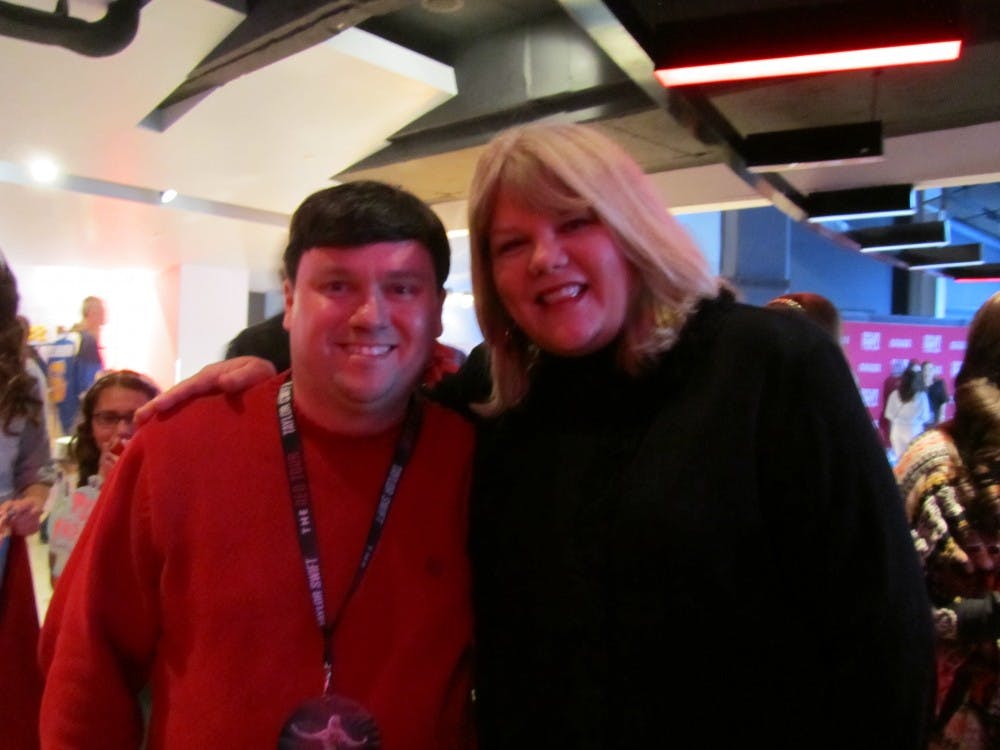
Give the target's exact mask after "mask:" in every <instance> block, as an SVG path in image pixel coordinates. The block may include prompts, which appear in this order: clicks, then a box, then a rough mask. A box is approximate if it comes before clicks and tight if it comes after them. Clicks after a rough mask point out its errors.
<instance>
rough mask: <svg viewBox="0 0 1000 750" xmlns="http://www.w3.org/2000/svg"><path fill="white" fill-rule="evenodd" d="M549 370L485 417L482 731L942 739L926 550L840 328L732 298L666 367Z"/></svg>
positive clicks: (478, 579)
mask: <svg viewBox="0 0 1000 750" xmlns="http://www.w3.org/2000/svg"><path fill="white" fill-rule="evenodd" d="M531 382H532V384H531V391H530V394H529V396H528V398H527V399H526V400H525V401H524V402H523V403H522V404H521V405H519V406H518V407H516V408H514V409H512V410H511V411H509V412H507V413H506V414H504V415H503V416H502V417H500V418H498V419H496V420H491V421H489V422H486V423H484V424H482V425H481V428H480V433H479V435H480V436H479V440H480V444H479V457H478V465H477V469H476V478H475V487H474V491H473V507H472V528H471V541H470V549H471V554H472V558H473V566H474V567H473V569H474V576H475V579H474V583H475V602H476V614H477V649H478V676H477V701H478V717H479V724H480V736H481V748H482V750H492V749H493V748H497V749H499V748H503V749H504V750H506V749H507V748H543V747H544V748H557V749H562V748H567V749H568V748H573V749H574V750H588V749H591V748H593V749H595V750H596V749H597V748H601V749H605V750H606V749H610V748H652V747H678V748H730V747H744V746H745V747H756V746H764V747H771V748H774V747H781V748H786V747H787V748H793V747H794V748H879V749H880V750H881V749H883V748H918V747H921V746H922V734H923V730H924V722H925V721H926V715H927V712H926V709H927V707H928V706H929V703H930V700H931V695H932V691H933V686H932V683H933V662H932V633H931V627H930V623H929V615H928V612H929V609H928V603H927V598H926V595H925V592H924V586H923V581H922V578H921V574H920V568H919V565H918V562H917V557H916V553H915V551H914V549H913V545H912V542H911V540H910V535H909V531H908V528H907V525H906V521H905V519H904V515H903V509H902V504H901V501H900V498H899V495H898V492H897V489H896V485H895V482H894V480H893V477H892V474H891V471H890V469H889V467H888V465H887V463H886V460H885V456H884V454H883V452H882V450H881V448H880V446H879V444H878V441H877V439H876V436H875V433H874V430H873V429H872V425H871V422H870V419H869V418H868V416H867V412H866V411H865V409H864V407H863V406H862V404H861V402H860V399H859V398H858V394H857V391H856V388H855V385H854V383H853V380H852V378H851V375H850V373H849V370H848V367H847V365H846V362H845V361H844V358H843V355H842V353H841V352H840V350H839V348H838V347H837V346H836V345H835V344H834V343H833V342H832V341H830V340H829V337H828V336H827V335H826V334H825V333H823V332H822V331H820V330H819V329H818V328H816V327H815V326H813V325H812V324H811V323H809V322H808V321H806V320H804V319H798V318H796V317H794V316H787V315H779V314H776V313H774V312H773V311H765V310H760V309H757V308H751V307H748V306H745V305H740V304H736V303H734V302H732V301H731V300H728V299H725V298H723V299H720V300H715V301H710V302H706V303H704V304H703V305H702V306H701V308H700V310H699V312H698V313H697V315H696V316H695V317H694V318H693V319H692V320H691V321H689V323H688V325H687V326H686V327H685V330H684V331H683V333H682V336H681V338H680V340H679V342H678V343H677V345H676V346H675V347H673V348H672V349H671V350H670V351H669V352H668V353H667V354H665V355H664V356H663V357H662V358H661V359H660V361H659V362H658V364H657V365H656V366H655V367H653V368H652V369H651V370H650V371H649V372H647V373H646V374H645V375H643V376H640V377H630V376H628V375H625V374H623V373H622V372H621V371H620V370H619V369H618V368H616V367H615V365H614V360H613V358H612V356H611V355H610V353H609V352H601V353H598V354H596V355H593V356H589V357H583V358H578V359H560V358H554V357H545V356H543V357H542V358H541V359H540V360H539V362H538V363H537V366H536V368H535V369H534V371H533V374H532V381H531ZM467 385H468V384H467Z"/></svg>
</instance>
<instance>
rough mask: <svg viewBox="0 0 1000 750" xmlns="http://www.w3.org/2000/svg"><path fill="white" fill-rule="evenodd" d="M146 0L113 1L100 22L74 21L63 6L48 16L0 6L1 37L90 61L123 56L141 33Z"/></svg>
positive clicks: (38, 12) (3, 5)
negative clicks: (60, 50)
mask: <svg viewBox="0 0 1000 750" xmlns="http://www.w3.org/2000/svg"><path fill="white" fill-rule="evenodd" d="M142 5H143V0H112V2H111V3H110V4H109V5H108V11H107V13H105V15H104V17H103V18H101V19H100V20H98V21H83V20H81V19H79V18H73V17H72V16H70V15H69V14H68V13H67V12H66V10H65V3H64V2H60V3H59V4H58V5H57V7H56V10H55V11H53V12H51V13H48V12H46V11H42V10H35V9H34V8H25V7H24V6H22V5H15V4H13V3H8V2H0V34H3V35H4V36H9V37H13V38H15V39H23V40H24V41H27V42H37V43H38V44H54V45H57V46H59V47H65V48H66V49H68V50H72V51H73V52H77V53H79V54H81V55H87V56H88V57H107V56H108V55H114V54H116V53H118V52H121V51H122V50H123V49H125V48H126V47H127V46H128V45H129V44H131V42H132V40H133V39H135V35H136V32H137V31H138V30H139V11H140V10H141V9H142Z"/></svg>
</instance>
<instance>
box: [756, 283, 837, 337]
mask: <svg viewBox="0 0 1000 750" xmlns="http://www.w3.org/2000/svg"><path fill="white" fill-rule="evenodd" d="M764 307H769V308H771V309H773V310H789V311H793V312H797V313H801V314H802V315H805V316H806V317H807V318H809V320H811V321H812V322H813V323H815V324H816V325H818V326H819V327H820V328H822V329H823V330H824V331H826V332H827V333H828V334H830V336H831V337H832V338H833V340H834V341H836V342H837V344H838V345H839V344H840V313H839V312H838V311H837V307H836V305H834V304H833V303H832V302H831V301H830V300H828V299H827V298H826V297H824V296H823V295H821V294H815V293H813V292H793V293H790V294H782V295H781V296H780V297H775V298H774V299H773V300H771V301H770V302H768V303H767V304H766V305H764Z"/></svg>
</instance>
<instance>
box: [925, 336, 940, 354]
mask: <svg viewBox="0 0 1000 750" xmlns="http://www.w3.org/2000/svg"><path fill="white" fill-rule="evenodd" d="M940 351H941V334H939V333H925V334H924V352H925V353H929V354H937V353H938V352H940Z"/></svg>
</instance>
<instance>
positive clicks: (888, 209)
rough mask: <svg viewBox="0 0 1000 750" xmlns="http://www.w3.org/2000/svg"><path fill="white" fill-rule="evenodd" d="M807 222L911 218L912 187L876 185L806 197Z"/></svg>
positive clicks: (812, 194) (912, 208)
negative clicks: (889, 217)
mask: <svg viewBox="0 0 1000 750" xmlns="http://www.w3.org/2000/svg"><path fill="white" fill-rule="evenodd" d="M805 209H806V213H807V214H808V215H809V221H812V222H821V221H847V220H849V219H862V218H865V219H874V218H879V217H888V216H913V214H915V213H916V211H917V209H916V206H915V205H914V202H913V185H879V186H875V187H863V188H852V189H849V190H826V191H822V192H818V193H810V194H809V195H808V196H806V205H805Z"/></svg>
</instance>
